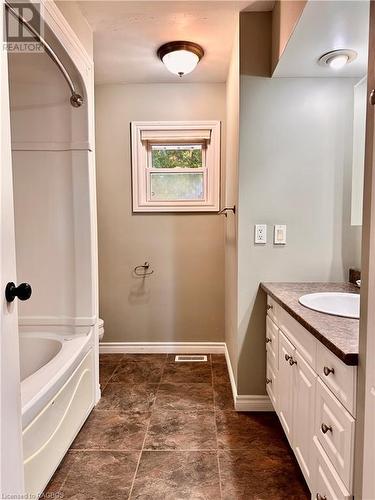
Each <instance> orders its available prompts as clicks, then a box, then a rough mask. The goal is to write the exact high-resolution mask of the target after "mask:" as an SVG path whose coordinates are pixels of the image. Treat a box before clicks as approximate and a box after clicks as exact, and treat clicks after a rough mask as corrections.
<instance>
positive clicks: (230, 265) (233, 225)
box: [225, 27, 240, 380]
mask: <svg viewBox="0 0 375 500" xmlns="http://www.w3.org/2000/svg"><path fill="white" fill-rule="evenodd" d="M239 59H240V57H239V27H237V30H236V34H235V38H234V43H233V50H232V56H231V61H230V66H229V71H228V77H227V82H226V114H227V127H226V131H227V133H226V162H225V206H226V207H232V206H233V205H236V207H237V205H238V147H239V105H240V102H239V99H240V71H239ZM225 341H226V344H227V348H228V352H229V356H230V360H231V364H232V369H233V372H234V377H235V380H237V216H234V215H233V214H232V213H231V212H228V217H227V218H226V220H225Z"/></svg>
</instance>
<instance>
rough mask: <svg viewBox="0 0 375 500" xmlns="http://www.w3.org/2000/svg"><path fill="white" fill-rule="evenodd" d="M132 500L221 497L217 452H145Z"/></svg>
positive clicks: (196, 499)
mask: <svg viewBox="0 0 375 500" xmlns="http://www.w3.org/2000/svg"><path fill="white" fill-rule="evenodd" d="M131 498H132V499H142V500H177V499H191V500H193V499H194V500H198V499H202V500H203V499H207V500H208V499H217V498H220V485H219V474H218V465H217V455H216V452H199V451H189V452H182V451H144V452H142V457H141V461H140V464H139V468H138V472H137V475H136V478H135V482H134V487H133V490H132V495H131Z"/></svg>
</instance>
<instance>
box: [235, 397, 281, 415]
mask: <svg viewBox="0 0 375 500" xmlns="http://www.w3.org/2000/svg"><path fill="white" fill-rule="evenodd" d="M234 407H235V409H236V410H237V411H275V410H274V408H273V406H272V403H271V400H270V398H269V397H268V396H257V395H253V396H251V395H249V396H247V395H246V396H245V395H242V394H241V395H237V397H236V399H235V402H234Z"/></svg>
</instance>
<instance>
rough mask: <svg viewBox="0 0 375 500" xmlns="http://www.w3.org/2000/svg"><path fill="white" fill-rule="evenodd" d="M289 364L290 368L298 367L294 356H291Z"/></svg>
mask: <svg viewBox="0 0 375 500" xmlns="http://www.w3.org/2000/svg"><path fill="white" fill-rule="evenodd" d="M289 364H290V366H293V365H296V364H297V361H296V360H295V359H293V358H292V356H290V359H289Z"/></svg>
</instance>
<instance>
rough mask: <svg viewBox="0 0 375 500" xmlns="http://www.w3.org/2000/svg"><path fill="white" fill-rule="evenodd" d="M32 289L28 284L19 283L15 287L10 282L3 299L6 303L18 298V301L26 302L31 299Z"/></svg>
mask: <svg viewBox="0 0 375 500" xmlns="http://www.w3.org/2000/svg"><path fill="white" fill-rule="evenodd" d="M31 293H32V289H31V286H30V285H29V284H28V283H21V284H20V285H18V286H16V285H15V284H14V283H13V282H12V281H11V282H10V283H8V284H7V286H6V288H5V298H6V300H7V302H13V300H14V299H15V298H16V297H18V298H19V299H20V300H28V299H29V298H30V297H31Z"/></svg>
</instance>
